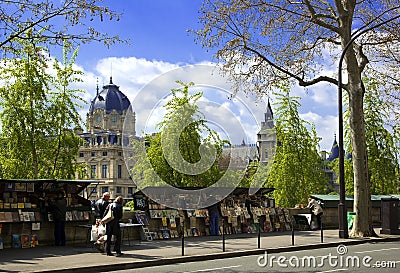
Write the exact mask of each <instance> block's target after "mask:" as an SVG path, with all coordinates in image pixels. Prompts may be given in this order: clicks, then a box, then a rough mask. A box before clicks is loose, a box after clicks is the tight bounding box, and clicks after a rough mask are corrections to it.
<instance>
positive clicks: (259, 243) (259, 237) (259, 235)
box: [258, 218, 261, 248]
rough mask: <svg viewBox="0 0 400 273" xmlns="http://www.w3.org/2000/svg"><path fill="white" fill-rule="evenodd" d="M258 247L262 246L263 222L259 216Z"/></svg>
mask: <svg viewBox="0 0 400 273" xmlns="http://www.w3.org/2000/svg"><path fill="white" fill-rule="evenodd" d="M258 248H261V223H260V218H258Z"/></svg>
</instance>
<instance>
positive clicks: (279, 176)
mask: <svg viewBox="0 0 400 273" xmlns="http://www.w3.org/2000/svg"><path fill="white" fill-rule="evenodd" d="M280 88H281V93H277V94H275V95H276V96H277V99H278V102H277V103H276V104H277V105H279V107H278V108H277V111H276V114H275V116H276V117H277V120H276V125H275V129H276V136H277V141H278V145H277V147H276V154H275V160H274V162H273V163H272V166H270V168H271V170H270V174H269V176H268V180H267V186H268V187H274V188H275V191H274V197H275V199H276V203H277V205H278V206H281V207H294V206H295V205H296V204H299V203H304V202H305V201H306V198H307V197H308V196H309V195H310V194H313V193H314V194H315V193H324V192H325V191H326V187H327V177H326V176H325V173H324V171H323V162H322V160H321V157H320V156H319V154H318V143H319V141H320V139H319V138H318V137H317V135H316V132H315V128H314V126H311V130H309V129H308V128H307V127H306V126H307V125H309V124H308V122H306V121H305V120H302V119H301V118H300V116H299V113H298V108H299V106H300V103H299V101H298V97H291V96H290V91H289V86H288V84H283V85H281V86H280Z"/></svg>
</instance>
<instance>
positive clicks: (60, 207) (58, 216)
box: [49, 193, 67, 246]
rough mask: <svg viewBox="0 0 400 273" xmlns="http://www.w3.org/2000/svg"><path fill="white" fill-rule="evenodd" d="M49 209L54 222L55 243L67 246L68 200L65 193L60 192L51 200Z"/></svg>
mask: <svg viewBox="0 0 400 273" xmlns="http://www.w3.org/2000/svg"><path fill="white" fill-rule="evenodd" d="M49 209H50V212H51V213H52V215H53V222H54V244H55V245H56V246H65V220H66V213H67V200H66V199H65V197H64V194H63V193H58V194H57V196H56V197H55V199H50V200H49Z"/></svg>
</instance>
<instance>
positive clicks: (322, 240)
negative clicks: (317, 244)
mask: <svg viewBox="0 0 400 273" xmlns="http://www.w3.org/2000/svg"><path fill="white" fill-rule="evenodd" d="M323 242H324V229H323V225H322V219H321V243H323Z"/></svg>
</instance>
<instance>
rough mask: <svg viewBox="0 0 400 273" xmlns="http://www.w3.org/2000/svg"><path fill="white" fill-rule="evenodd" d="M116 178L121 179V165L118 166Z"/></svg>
mask: <svg viewBox="0 0 400 273" xmlns="http://www.w3.org/2000/svg"><path fill="white" fill-rule="evenodd" d="M118 178H122V165H118Z"/></svg>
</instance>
